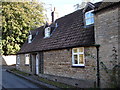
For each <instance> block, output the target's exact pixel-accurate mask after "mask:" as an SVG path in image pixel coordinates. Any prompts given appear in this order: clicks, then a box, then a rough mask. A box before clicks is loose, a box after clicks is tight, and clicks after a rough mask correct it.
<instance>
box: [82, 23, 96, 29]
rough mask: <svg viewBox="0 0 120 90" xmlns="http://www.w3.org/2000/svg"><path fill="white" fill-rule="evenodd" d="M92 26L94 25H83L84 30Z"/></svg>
mask: <svg viewBox="0 0 120 90" xmlns="http://www.w3.org/2000/svg"><path fill="white" fill-rule="evenodd" d="M92 26H94V23H93V24H89V25H85V26H84V28H89V27H92Z"/></svg>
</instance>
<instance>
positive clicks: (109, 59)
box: [95, 7, 119, 87]
mask: <svg viewBox="0 0 120 90" xmlns="http://www.w3.org/2000/svg"><path fill="white" fill-rule="evenodd" d="M118 20H119V19H118V8H117V7H112V8H108V9H104V10H102V11H100V12H98V13H96V15H95V39H96V40H95V41H96V44H100V78H101V87H109V86H108V84H109V85H110V87H114V83H112V84H110V82H111V81H112V82H113V81H114V80H115V77H114V76H115V75H112V72H110V70H112V68H113V67H114V66H115V65H117V64H118V25H119V24H118ZM115 50H116V52H115ZM110 75H112V76H113V77H114V78H113V77H111V78H110V77H109V76H110ZM116 79H117V80H118V78H116ZM110 80H111V81H110Z"/></svg>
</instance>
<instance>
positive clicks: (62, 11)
mask: <svg viewBox="0 0 120 90" xmlns="http://www.w3.org/2000/svg"><path fill="white" fill-rule="evenodd" d="M39 1H41V2H43V3H45V9H46V14H47V17H48V18H49V20H50V21H51V10H53V9H54V7H55V8H56V11H57V12H58V15H59V17H62V16H64V15H67V14H69V13H72V12H74V11H75V7H74V5H76V4H80V3H81V2H82V1H84V2H85V1H87V0H39ZM89 1H91V2H93V3H95V2H99V1H102V0H89Z"/></svg>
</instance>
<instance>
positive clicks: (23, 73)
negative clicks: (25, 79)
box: [10, 68, 30, 76]
mask: <svg viewBox="0 0 120 90" xmlns="http://www.w3.org/2000/svg"><path fill="white" fill-rule="evenodd" d="M10 71H12V72H15V73H18V74H21V75H24V76H30V74H28V73H25V72H22V71H19V70H17V69H15V68H14V69H11V70H10Z"/></svg>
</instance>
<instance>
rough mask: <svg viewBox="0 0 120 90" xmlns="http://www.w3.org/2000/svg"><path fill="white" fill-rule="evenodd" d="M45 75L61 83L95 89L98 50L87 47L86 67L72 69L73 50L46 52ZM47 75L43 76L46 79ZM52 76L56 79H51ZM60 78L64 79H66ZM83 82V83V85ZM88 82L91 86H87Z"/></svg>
mask: <svg viewBox="0 0 120 90" xmlns="http://www.w3.org/2000/svg"><path fill="white" fill-rule="evenodd" d="M44 74H45V75H47V76H46V77H47V78H48V79H57V80H58V81H59V82H64V83H68V82H72V83H68V84H71V85H76V83H77V84H78V86H80V85H83V86H82V87H94V84H95V82H96V48H95V47H85V67H72V49H62V50H52V51H46V52H44ZM45 75H42V76H44V77H45ZM48 75H49V76H48ZM51 75H52V76H54V77H55V78H53V77H52V78H51V77H50V76H51ZM57 76H59V77H57ZM60 77H64V79H62V78H60ZM76 79H77V80H78V81H79V82H78V81H77V80H76ZM70 80H71V81H70ZM81 81H83V82H82V83H81ZM89 81H90V82H91V83H90V82H89ZM88 82H89V83H90V84H87V83H88Z"/></svg>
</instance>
